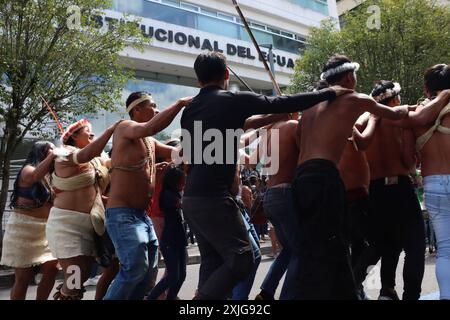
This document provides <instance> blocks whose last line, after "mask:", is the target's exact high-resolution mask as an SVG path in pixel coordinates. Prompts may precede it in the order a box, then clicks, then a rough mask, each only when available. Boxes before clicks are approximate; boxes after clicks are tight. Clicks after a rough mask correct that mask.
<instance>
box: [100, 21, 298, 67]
mask: <svg viewBox="0 0 450 320" xmlns="http://www.w3.org/2000/svg"><path fill="white" fill-rule="evenodd" d="M93 18H94V20H95V22H96V23H97V25H98V27H99V28H104V27H106V28H107V26H108V25H109V24H110V23H119V22H122V21H123V19H119V18H115V17H111V16H110V15H106V16H94V17H93ZM139 26H140V28H141V30H142V34H143V35H144V36H145V37H149V38H152V39H153V40H156V41H159V42H162V43H164V42H166V43H175V44H177V45H179V46H187V47H189V48H195V49H199V50H202V51H204V50H209V51H217V52H221V53H223V54H225V55H226V56H229V57H233V56H237V57H239V58H243V59H248V60H255V59H256V56H257V55H258V53H257V52H256V50H255V49H254V48H251V47H247V46H242V45H237V44H235V43H223V42H221V41H218V40H214V39H208V38H206V37H200V36H198V35H195V34H187V33H186V32H184V31H175V30H171V29H169V28H163V27H158V26H154V25H149V24H148V23H142V22H141V23H140V25H139ZM239 42H243V41H239ZM262 55H263V56H264V58H265V59H266V60H267V59H268V57H267V56H268V54H267V53H266V52H264V51H263V52H262ZM273 56H274V63H275V64H277V65H278V66H279V67H281V68H289V69H294V66H295V62H294V58H292V57H287V56H282V55H277V54H276V52H274V54H273ZM259 60H261V58H259Z"/></svg>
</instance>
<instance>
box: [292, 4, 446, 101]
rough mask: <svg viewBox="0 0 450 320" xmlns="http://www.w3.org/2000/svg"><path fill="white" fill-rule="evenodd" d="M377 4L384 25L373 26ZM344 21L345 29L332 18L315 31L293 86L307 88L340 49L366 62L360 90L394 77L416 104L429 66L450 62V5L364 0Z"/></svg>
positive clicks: (404, 94)
mask: <svg viewBox="0 0 450 320" xmlns="http://www.w3.org/2000/svg"><path fill="white" fill-rule="evenodd" d="M373 5H377V6H378V7H379V9H380V13H381V15H380V17H381V20H380V22H381V28H380V29H376V28H369V27H368V21H369V22H370V19H371V17H372V16H373V13H370V12H368V9H369V7H370V6H373ZM344 21H345V23H344V26H343V28H342V29H341V30H340V31H338V30H336V28H334V27H333V23H332V22H331V21H326V22H324V23H323V24H322V25H321V27H320V28H317V29H313V30H312V32H311V34H310V37H309V38H308V46H307V49H306V51H305V52H304V54H303V56H302V57H301V58H300V59H299V60H298V61H297V64H296V72H295V76H294V78H293V81H292V89H291V90H297V91H298V90H305V89H306V88H307V87H308V86H310V85H311V84H312V83H313V82H315V81H317V80H319V76H320V73H321V70H322V67H323V65H324V64H325V62H326V61H327V59H328V57H329V56H331V55H332V54H333V53H341V54H346V55H348V56H349V57H350V58H351V59H352V60H354V61H357V62H359V63H360V64H361V70H360V72H358V88H357V90H358V91H360V92H365V93H369V92H370V91H371V90H372V86H373V83H374V82H375V81H376V80H380V79H384V80H395V81H398V82H399V83H400V84H401V86H402V88H403V90H402V92H403V93H402V97H403V101H404V102H405V103H409V104H415V103H416V102H417V100H418V99H419V98H420V97H422V96H423V91H422V87H423V74H424V71H425V70H426V69H427V68H429V67H430V66H432V65H434V64H437V63H449V62H450V50H449V46H448V43H450V7H449V6H442V5H438V4H436V1H424V0H379V1H365V2H364V3H363V4H361V5H360V6H358V7H357V8H356V9H354V10H352V11H351V12H349V13H347V14H346V15H345V16H344Z"/></svg>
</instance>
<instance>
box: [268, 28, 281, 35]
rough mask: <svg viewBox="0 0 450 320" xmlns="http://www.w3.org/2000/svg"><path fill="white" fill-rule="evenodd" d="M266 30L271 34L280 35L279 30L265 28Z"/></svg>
mask: <svg viewBox="0 0 450 320" xmlns="http://www.w3.org/2000/svg"><path fill="white" fill-rule="evenodd" d="M267 30H269V31H270V32H272V33H276V34H280V32H281V31H280V30H278V29H274V28H267Z"/></svg>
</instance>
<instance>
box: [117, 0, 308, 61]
mask: <svg viewBox="0 0 450 320" xmlns="http://www.w3.org/2000/svg"><path fill="white" fill-rule="evenodd" d="M162 3H170V4H171V5H177V6H178V5H182V6H183V8H175V7H173V6H168V5H165V4H162ZM113 9H114V10H117V11H120V12H125V13H129V14H134V15H137V16H142V17H146V18H151V19H155V20H159V21H164V22H167V23H172V24H176V25H180V26H184V27H189V28H194V29H198V30H202V31H206V32H210V33H213V34H218V35H222V36H225V37H229V38H233V39H240V40H244V41H247V42H251V40H250V37H249V36H248V34H247V31H246V30H245V28H244V27H243V26H242V25H241V24H240V23H241V20H240V19H238V18H236V17H234V16H232V15H229V14H225V13H222V12H216V11H213V10H207V9H203V8H201V7H198V6H195V5H190V4H189V3H185V2H181V3H180V2H179V1H173V0H162V1H161V3H159V2H155V1H150V0H140V1H138V0H135V1H124V0H113ZM192 10H195V11H197V12H201V13H202V14H199V13H196V12H192ZM218 18H220V19H218ZM225 20H227V21H225ZM238 23H239V24H238ZM250 26H251V28H252V29H253V33H254V35H255V37H256V39H257V40H258V42H259V43H262V44H272V45H273V46H274V48H276V49H280V50H285V51H288V52H292V53H295V54H298V49H299V48H303V47H304V44H303V43H300V42H298V41H297V40H301V41H304V38H303V37H300V36H297V38H294V35H293V34H292V33H290V32H287V31H281V30H279V29H276V28H274V27H267V26H265V25H263V24H260V23H255V22H250ZM269 32H270V33H269ZM278 35H280V36H278ZM281 35H282V36H284V37H282V36H281ZM286 37H289V38H290V39H288V38H286ZM294 39H297V40H294Z"/></svg>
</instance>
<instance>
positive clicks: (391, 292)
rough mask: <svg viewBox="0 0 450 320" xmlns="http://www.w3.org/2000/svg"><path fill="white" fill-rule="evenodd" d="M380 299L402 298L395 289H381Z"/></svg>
mask: <svg viewBox="0 0 450 320" xmlns="http://www.w3.org/2000/svg"><path fill="white" fill-rule="evenodd" d="M378 300H400V298H399V297H398V295H397V291H395V289H381V290H380V296H379V297H378Z"/></svg>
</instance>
